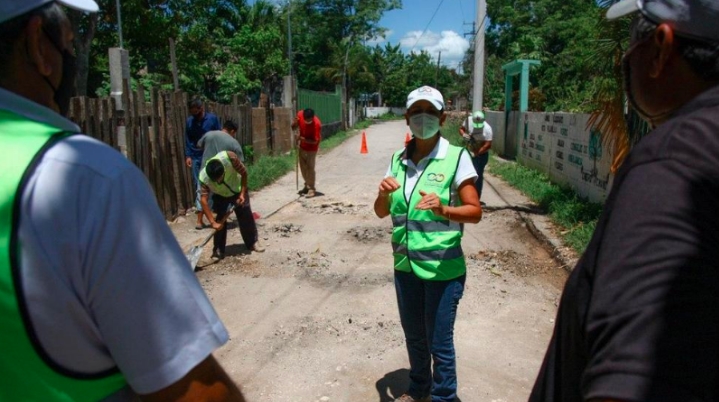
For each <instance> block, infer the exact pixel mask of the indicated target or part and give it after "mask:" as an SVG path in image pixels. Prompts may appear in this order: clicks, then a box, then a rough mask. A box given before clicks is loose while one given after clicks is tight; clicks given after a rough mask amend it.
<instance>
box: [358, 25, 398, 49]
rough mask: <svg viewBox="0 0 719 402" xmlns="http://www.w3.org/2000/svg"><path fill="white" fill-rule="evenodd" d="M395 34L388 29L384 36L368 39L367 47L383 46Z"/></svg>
mask: <svg viewBox="0 0 719 402" xmlns="http://www.w3.org/2000/svg"><path fill="white" fill-rule="evenodd" d="M393 34H394V31H393V30H391V29H388V30H387V31H385V33H384V34H383V35H381V36H375V37H374V38H372V39H367V40H366V41H365V43H366V44H367V46H374V45H379V44H382V43H385V42H387V40H388V39H389V38H390V36H392V35H393Z"/></svg>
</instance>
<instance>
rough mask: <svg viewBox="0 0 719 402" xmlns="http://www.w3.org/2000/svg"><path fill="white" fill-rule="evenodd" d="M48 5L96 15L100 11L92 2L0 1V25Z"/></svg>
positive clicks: (81, 0)
mask: <svg viewBox="0 0 719 402" xmlns="http://www.w3.org/2000/svg"><path fill="white" fill-rule="evenodd" d="M48 3H60V4H62V5H64V6H67V7H70V8H72V9H75V10H79V11H85V12H88V13H96V12H97V11H98V10H100V7H98V5H97V3H95V2H94V1H93V0H0V23H2V22H5V21H10V20H11V19H13V18H15V17H19V16H21V15H23V14H26V13H28V12H30V11H32V10H34V9H36V8H38V7H42V6H44V5H45V4H48Z"/></svg>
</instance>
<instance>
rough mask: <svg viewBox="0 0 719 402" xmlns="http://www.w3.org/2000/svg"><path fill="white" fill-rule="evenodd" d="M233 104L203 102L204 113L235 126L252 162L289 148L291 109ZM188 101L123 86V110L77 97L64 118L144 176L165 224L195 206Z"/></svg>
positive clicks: (180, 96)
mask: <svg viewBox="0 0 719 402" xmlns="http://www.w3.org/2000/svg"><path fill="white" fill-rule="evenodd" d="M238 99H239V97H237V96H235V97H234V99H233V102H232V104H230V105H226V104H218V103H212V102H208V103H207V104H206V110H207V111H210V112H212V113H215V114H217V116H218V118H219V119H220V121H221V122H224V121H225V120H228V119H230V120H233V121H234V122H235V123H237V125H238V131H237V135H236V138H237V140H238V141H239V142H240V144H241V145H242V146H243V147H246V146H251V147H252V153H253V155H254V157H255V158H257V157H261V156H262V155H266V154H271V153H283V152H288V151H290V150H291V149H292V132H291V128H290V123H291V115H292V113H291V111H290V109H285V108H272V109H265V108H252V106H251V105H248V104H240V103H239V102H238ZM188 100H189V96H188V94H187V93H184V92H167V91H160V90H158V89H155V88H153V89H151V90H149V93H148V92H146V91H145V89H144V88H142V87H140V88H138V89H137V90H136V91H132V92H131V91H129V90H128V87H127V84H125V91H124V92H123V101H122V103H123V104H124V105H126V110H125V111H117V110H115V109H116V108H115V100H114V99H113V98H111V97H108V98H100V99H95V98H87V97H77V98H73V99H72V102H71V105H70V112H69V116H68V117H69V118H70V119H71V120H73V121H74V122H75V123H77V124H78V125H79V126H80V128H81V129H82V131H83V132H84V133H86V134H87V135H90V136H91V137H94V138H96V139H98V140H100V141H102V142H104V143H106V144H108V145H110V146H112V147H114V148H115V149H117V150H118V151H120V152H122V153H123V154H124V155H125V156H126V157H127V158H128V159H129V160H130V161H131V162H132V163H134V164H135V165H136V166H137V167H138V168H139V169H140V170H141V171H142V172H143V173H144V174H145V177H147V179H148V181H149V182H150V185H151V186H152V188H153V190H154V191H155V196H156V197H157V202H158V204H159V206H160V209H162V211H163V213H164V214H165V217H166V219H168V220H174V219H175V218H176V217H177V216H178V215H184V214H185V213H186V212H187V211H188V210H189V209H190V208H192V207H194V199H195V189H194V188H193V186H192V177H191V174H192V173H191V170H190V169H189V168H188V167H187V166H186V165H185V150H184V149H185V122H186V121H187V118H188V108H187V104H188ZM123 133H124V135H123ZM246 162H247V163H251V160H248V161H246Z"/></svg>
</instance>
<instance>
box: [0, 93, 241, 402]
mask: <svg viewBox="0 0 719 402" xmlns="http://www.w3.org/2000/svg"><path fill="white" fill-rule="evenodd" d="M0 109H4V110H10V111H12V112H15V113H19V114H22V115H24V116H28V117H30V118H33V119H35V120H37V121H44V122H47V123H50V124H53V125H55V126H56V127H60V128H62V129H65V130H68V131H74V130H76V129H77V128H76V126H75V125H74V124H72V123H71V122H69V121H67V120H65V119H62V118H60V116H58V115H57V114H54V113H52V111H50V110H49V109H46V108H44V107H42V106H40V105H37V104H34V103H32V102H29V101H28V100H27V99H24V98H20V97H18V96H16V95H14V94H11V93H8V92H7V91H4V90H2V89H0ZM21 134H22V133H18V135H21ZM18 236H19V241H20V244H21V250H20V257H21V262H22V263H21V281H22V286H23V292H24V296H25V300H26V301H27V307H28V312H29V316H30V321H31V322H32V325H33V327H34V330H35V333H36V335H37V339H38V341H39V343H40V345H41V346H42V348H43V349H44V350H45V352H46V353H47V354H48V356H49V357H50V358H51V359H52V360H53V361H54V362H56V363H57V364H59V365H60V366H62V367H65V368H66V369H69V370H73V371H76V372H80V373H97V372H100V371H104V370H108V369H110V368H113V367H118V368H119V369H120V371H121V372H122V373H123V374H124V376H125V378H126V379H127V381H128V383H129V384H130V386H131V387H132V388H133V389H134V390H135V391H136V392H138V393H141V394H144V393H150V392H155V391H158V390H160V389H162V388H164V387H167V386H168V385H171V384H172V383H174V382H176V381H178V380H179V379H181V378H182V377H184V375H185V374H187V373H188V372H189V371H190V370H191V369H192V368H193V367H195V366H196V365H197V364H198V363H200V362H201V361H202V360H204V359H205V358H207V357H208V356H209V355H210V354H211V353H212V351H213V350H215V349H216V348H218V347H219V346H221V345H222V344H224V343H225V342H226V341H227V339H228V334H227V331H226V329H225V327H224V326H223V325H222V322H221V321H220V320H219V318H218V316H217V313H216V312H215V311H214V309H213V307H212V305H211V304H210V302H209V300H208V298H207V295H206V294H205V293H204V291H203V290H202V287H201V286H200V283H199V282H198V280H197V277H196V276H195V274H194V272H193V270H192V268H191V267H190V265H189V263H188V261H187V258H186V257H185V255H184V253H183V251H182V250H181V249H180V246H179V245H178V243H177V240H176V239H175V237H174V236H173V234H172V232H171V231H170V228H169V227H168V226H167V223H166V222H165V219H164V217H163V216H162V213H161V212H160V210H159V208H158V207H157V202H156V200H155V198H154V196H153V193H152V189H151V188H150V186H149V184H148V182H147V180H146V179H145V177H144V176H143V174H142V172H140V170H138V169H137V168H136V167H135V166H134V165H132V164H131V163H130V162H128V161H127V159H126V158H124V157H123V156H122V155H121V154H120V153H118V152H117V151H115V150H113V149H112V148H110V147H108V146H107V145H105V144H102V143H100V142H99V141H97V140H94V139H92V138H90V137H87V136H83V135H75V136H71V137H69V138H66V139H64V140H62V141H60V142H59V143H57V144H55V145H54V146H53V147H52V148H50V149H49V150H48V151H47V152H46V153H45V154H44V156H43V157H42V159H41V160H40V162H39V164H38V166H37V168H36V169H35V170H34V172H33V174H32V175H31V176H30V178H29V180H28V182H27V185H26V187H25V189H24V191H23V193H22V199H21V215H20V227H19V231H18ZM133 395H134V392H132V391H129V390H128V389H124V390H122V391H120V392H119V393H117V394H116V395H113V396H112V397H110V398H109V400H112V401H119V400H121V401H125V400H133Z"/></svg>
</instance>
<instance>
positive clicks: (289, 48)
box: [287, 0, 297, 141]
mask: <svg viewBox="0 0 719 402" xmlns="http://www.w3.org/2000/svg"><path fill="white" fill-rule="evenodd" d="M290 14H292V0H287V59H288V60H289V63H290V71H289V73H290V74H289V75H290V99H291V101H290V105H289V107H290V108H291V109H292V117H294V116H295V113H296V112H297V98H296V97H295V76H294V74H293V68H292V23H291V19H290ZM292 140H293V141H294V138H292Z"/></svg>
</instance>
